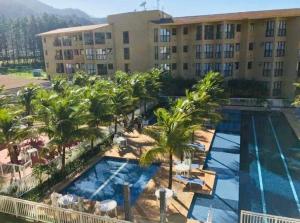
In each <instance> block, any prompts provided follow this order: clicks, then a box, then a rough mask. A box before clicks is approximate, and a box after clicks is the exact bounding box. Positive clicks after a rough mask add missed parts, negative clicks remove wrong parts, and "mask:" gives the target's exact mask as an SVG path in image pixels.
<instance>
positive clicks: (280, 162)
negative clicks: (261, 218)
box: [188, 110, 300, 223]
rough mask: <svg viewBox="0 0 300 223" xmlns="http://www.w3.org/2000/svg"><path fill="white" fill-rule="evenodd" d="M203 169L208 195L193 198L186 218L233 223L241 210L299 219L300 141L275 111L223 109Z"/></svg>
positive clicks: (282, 116)
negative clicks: (212, 177) (211, 185)
mask: <svg viewBox="0 0 300 223" xmlns="http://www.w3.org/2000/svg"><path fill="white" fill-rule="evenodd" d="M224 114H225V118H226V119H225V120H224V121H223V122H222V123H220V124H219V125H218V127H217V129H216V133H215V137H214V140H213V142H212V148H211V152H210V154H209V156H208V158H207V163H206V168H207V169H209V170H213V171H216V172H217V181H216V185H215V186H216V187H215V192H214V194H213V196H212V197H203V196H201V195H198V194H195V196H194V199H193V201H192V204H191V207H190V209H189V215H188V216H189V217H190V218H194V219H198V220H202V221H205V220H206V217H207V212H208V211H209V210H210V209H211V210H212V213H213V220H214V221H215V222H224V223H226V222H229V223H234V222H238V220H239V213H240V210H247V211H254V212H259V213H267V214H273V215H280V216H285V217H292V218H299V217H300V214H299V213H300V209H299V207H300V206H299V196H300V142H299V140H298V139H297V137H296V136H295V134H294V132H293V130H292V129H291V127H290V126H289V124H288V122H287V120H286V118H285V117H284V115H283V114H282V113H280V112H246V111H242V112H240V111H232V110H231V111H225V112H224Z"/></svg>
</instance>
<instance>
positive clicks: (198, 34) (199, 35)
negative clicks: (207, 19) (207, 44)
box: [196, 25, 202, 40]
mask: <svg viewBox="0 0 300 223" xmlns="http://www.w3.org/2000/svg"><path fill="white" fill-rule="evenodd" d="M196 40H202V25H198V26H197V27H196Z"/></svg>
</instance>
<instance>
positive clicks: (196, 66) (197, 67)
mask: <svg viewBox="0 0 300 223" xmlns="http://www.w3.org/2000/svg"><path fill="white" fill-rule="evenodd" d="M195 74H196V76H201V74H202V71H201V63H196V64H195Z"/></svg>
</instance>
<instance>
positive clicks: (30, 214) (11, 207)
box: [0, 195, 129, 223]
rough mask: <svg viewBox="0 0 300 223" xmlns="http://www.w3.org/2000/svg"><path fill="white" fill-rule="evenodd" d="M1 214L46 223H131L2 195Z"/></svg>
mask: <svg viewBox="0 0 300 223" xmlns="http://www.w3.org/2000/svg"><path fill="white" fill-rule="evenodd" d="M0 212H1V213H5V214H9V215H14V216H16V217H21V218H25V219H27V220H34V221H37V222H45V223H50V222H51V223H52V222H53V223H129V222H128V221H123V220H118V219H115V218H110V217H104V216H98V215H93V214H88V213H83V212H78V211H74V210H71V209H64V208H57V207H52V206H50V205H46V204H41V203H35V202H31V201H26V200H21V199H17V198H12V197H6V196H1V195H0Z"/></svg>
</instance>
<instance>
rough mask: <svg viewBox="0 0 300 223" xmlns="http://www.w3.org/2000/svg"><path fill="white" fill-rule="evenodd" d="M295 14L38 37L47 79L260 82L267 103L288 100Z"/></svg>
mask: <svg viewBox="0 0 300 223" xmlns="http://www.w3.org/2000/svg"><path fill="white" fill-rule="evenodd" d="M298 26H300V9H284V10H270V11H256V12H240V13H229V14H217V15H205V16H192V17H177V18H176V17H172V16H170V15H168V14H166V13H164V12H162V11H158V10H154V11H142V12H131V13H124V14H117V15H111V16H108V17H107V24H99V25H90V26H81V27H72V28H65V29H57V30H53V31H49V32H46V33H42V34H40V36H41V37H42V38H43V46H44V57H45V63H46V69H47V72H48V73H49V74H50V75H55V74H58V73H66V74H72V73H74V72H75V71H76V70H80V69H84V70H86V72H87V73H89V74H96V75H104V76H107V75H112V74H113V73H114V72H115V71H116V70H123V71H125V72H131V71H146V70H149V69H151V68H152V67H160V68H162V69H164V70H167V71H170V72H171V73H172V74H173V75H177V76H182V77H185V78H201V77H203V75H204V74H206V73H207V72H209V71H218V72H220V73H221V74H223V75H224V76H225V77H226V79H232V78H239V79H254V80H258V81H261V82H262V83H264V85H265V86H266V88H267V89H268V90H269V94H270V97H286V98H288V97H293V96H294V94H295V88H294V86H293V83H294V82H295V81H297V78H298V77H300V32H299V31H298V29H297V27H298Z"/></svg>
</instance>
